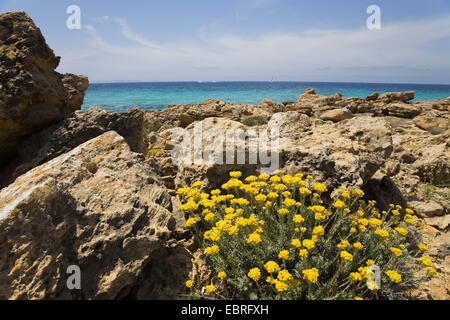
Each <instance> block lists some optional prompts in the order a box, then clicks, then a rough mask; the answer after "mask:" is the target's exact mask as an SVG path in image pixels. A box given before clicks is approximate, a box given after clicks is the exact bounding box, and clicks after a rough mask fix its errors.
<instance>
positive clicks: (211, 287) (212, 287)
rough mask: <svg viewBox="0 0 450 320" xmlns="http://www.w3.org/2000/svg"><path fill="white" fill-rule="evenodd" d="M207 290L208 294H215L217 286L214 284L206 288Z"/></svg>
mask: <svg viewBox="0 0 450 320" xmlns="http://www.w3.org/2000/svg"><path fill="white" fill-rule="evenodd" d="M205 289H206V293H214V292H215V291H216V290H217V288H216V286H215V285H213V284H211V285H209V286H206V287H205Z"/></svg>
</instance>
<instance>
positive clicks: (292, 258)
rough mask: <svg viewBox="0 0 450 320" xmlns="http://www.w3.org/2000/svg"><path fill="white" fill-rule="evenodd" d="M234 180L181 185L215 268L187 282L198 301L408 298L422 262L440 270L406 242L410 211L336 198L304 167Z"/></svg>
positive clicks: (190, 222) (347, 194)
mask: <svg viewBox="0 0 450 320" xmlns="http://www.w3.org/2000/svg"><path fill="white" fill-rule="evenodd" d="M230 177H231V178H230V179H229V181H227V182H226V183H224V184H223V185H222V186H221V189H215V190H212V191H211V193H209V194H208V193H203V192H201V191H200V190H199V189H198V188H199V187H201V183H200V182H196V183H195V184H194V185H193V186H192V187H191V188H180V189H178V190H177V194H178V196H179V197H180V198H181V199H182V205H181V206H180V210H181V211H184V212H185V215H186V224H185V227H186V228H188V229H189V230H191V232H192V234H193V236H194V239H195V241H196V242H197V244H198V245H199V247H200V248H201V250H202V252H203V258H204V260H205V262H206V265H207V267H208V269H210V271H211V272H208V274H207V275H205V277H207V279H206V280H205V277H202V281H203V282H200V280H199V279H200V277H198V276H196V278H195V279H186V280H187V282H186V283H185V286H186V287H187V288H189V290H190V292H191V297H192V298H200V297H202V296H203V297H205V296H207V297H209V298H218V297H220V298H227V299H349V300H350V299H351V300H353V299H357V300H361V299H365V300H367V299H403V298H407V297H408V292H409V291H410V289H413V288H416V287H417V285H418V279H416V278H414V277H413V273H414V272H415V271H416V270H415V269H416V268H419V267H421V268H424V269H426V272H425V274H426V275H425V276H424V277H428V278H432V277H435V276H436V274H437V270H436V269H435V268H434V264H433V262H432V261H431V260H430V259H429V258H428V257H426V256H422V255H423V253H424V252H426V251H427V249H428V248H427V247H426V246H425V245H423V244H419V246H417V245H416V244H413V243H412V242H411V243H409V242H408V241H409V240H408V239H409V231H408V230H409V229H410V228H412V227H411V226H410V225H409V224H408V223H407V221H406V220H411V214H412V210H411V209H410V208H405V210H404V209H403V208H401V207H400V206H396V205H394V204H393V205H391V206H390V209H389V210H388V212H384V211H383V212H379V211H378V210H377V208H376V202H375V201H374V200H370V201H367V202H366V201H364V200H363V197H364V192H363V191H361V190H354V189H350V190H338V192H337V196H336V197H335V198H333V199H330V198H327V197H328V192H329V190H328V188H327V187H326V186H325V185H323V184H321V183H317V182H316V183H314V182H313V179H312V177H311V176H307V177H306V179H305V180H304V178H303V175H302V174H300V173H299V174H296V175H294V176H291V175H283V174H281V173H280V172H278V173H276V174H275V175H272V176H270V175H265V174H262V175H259V176H249V177H247V178H241V177H242V173H241V172H239V171H233V172H231V173H230ZM241 179H242V180H241ZM394 211H395V212H394ZM391 216H392V217H391ZM389 217H391V218H389ZM414 243H416V242H414ZM375 267H377V268H379V270H378V271H379V272H378V274H379V277H380V278H379V281H378V279H375V278H374V275H375V271H374V270H375Z"/></svg>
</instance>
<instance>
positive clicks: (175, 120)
mask: <svg viewBox="0 0 450 320" xmlns="http://www.w3.org/2000/svg"><path fill="white" fill-rule="evenodd" d="M282 109H283V105H282V104H278V103H276V102H274V101H272V100H268V99H266V100H264V101H263V102H262V103H260V104H259V105H256V106H255V105H251V104H245V103H229V102H225V101H221V100H215V99H209V100H206V101H203V102H202V103H199V104H187V105H169V106H168V107H167V109H166V110H162V111H149V112H147V115H146V121H147V122H148V123H150V124H151V127H153V128H155V127H156V131H162V130H165V129H169V128H173V127H181V128H185V127H187V126H188V125H190V124H191V123H193V122H194V121H202V120H203V119H206V118H213V117H221V118H227V119H231V120H234V121H242V120H244V119H246V118H249V117H252V116H258V117H263V118H267V117H270V115H271V114H272V113H274V112H279V111H281V110H282Z"/></svg>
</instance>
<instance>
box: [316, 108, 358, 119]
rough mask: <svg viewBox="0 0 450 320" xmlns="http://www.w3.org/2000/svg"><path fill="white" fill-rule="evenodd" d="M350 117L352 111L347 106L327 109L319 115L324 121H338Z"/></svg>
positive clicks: (351, 116)
mask: <svg viewBox="0 0 450 320" xmlns="http://www.w3.org/2000/svg"><path fill="white" fill-rule="evenodd" d="M350 118H353V113H352V112H351V111H350V110H348V109H347V108H342V109H334V110H328V111H325V112H324V113H322V114H321V115H320V119H322V120H324V121H327V120H331V121H334V122H338V121H342V120H346V119H350Z"/></svg>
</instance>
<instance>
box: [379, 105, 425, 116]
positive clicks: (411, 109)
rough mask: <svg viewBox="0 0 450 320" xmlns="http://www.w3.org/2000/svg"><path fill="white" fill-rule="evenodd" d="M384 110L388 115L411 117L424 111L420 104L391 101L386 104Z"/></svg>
mask: <svg viewBox="0 0 450 320" xmlns="http://www.w3.org/2000/svg"><path fill="white" fill-rule="evenodd" d="M383 110H384V112H385V113H386V114H387V115H390V116H394V117H400V118H409V119H411V118H414V117H415V116H417V115H419V114H420V113H421V112H422V110H421V109H420V107H419V106H418V105H413V104H407V103H391V104H388V105H386V106H385V107H384V109H383Z"/></svg>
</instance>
